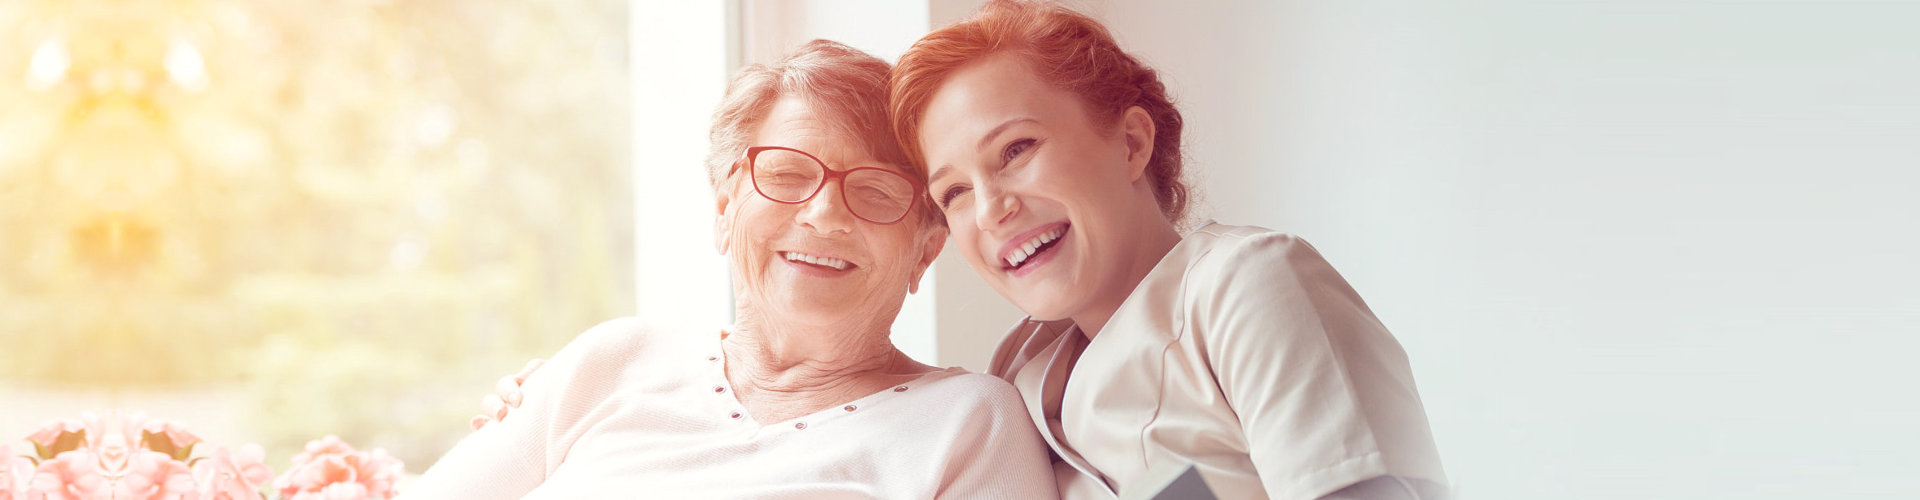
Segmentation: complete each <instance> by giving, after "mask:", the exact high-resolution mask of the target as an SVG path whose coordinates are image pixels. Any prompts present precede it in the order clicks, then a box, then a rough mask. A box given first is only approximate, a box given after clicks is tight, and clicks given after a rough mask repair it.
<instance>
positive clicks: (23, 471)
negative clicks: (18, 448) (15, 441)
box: [0, 444, 33, 500]
mask: <svg viewBox="0 0 1920 500" xmlns="http://www.w3.org/2000/svg"><path fill="white" fill-rule="evenodd" d="M32 483H33V461H32V460H28V459H27V457H23V456H19V455H15V454H13V445H10V444H0V500H26V499H27V498H28V496H29V495H28V494H27V492H28V491H29V490H28V488H29V487H30V485H31V484H32Z"/></svg>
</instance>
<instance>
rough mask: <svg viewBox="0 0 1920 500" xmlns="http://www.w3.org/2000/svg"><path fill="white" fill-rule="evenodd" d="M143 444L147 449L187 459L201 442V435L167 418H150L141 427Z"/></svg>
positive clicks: (177, 458)
mask: <svg viewBox="0 0 1920 500" xmlns="http://www.w3.org/2000/svg"><path fill="white" fill-rule="evenodd" d="M140 441H141V443H140V444H141V446H143V447H145V448H146V449H149V450H153V451H157V452H161V453H165V454H167V455H170V456H172V457H173V459H174V460H186V459H187V455H188V454H189V453H191V451H192V447H193V445H195V444H198V443H199V442H200V436H195V435H194V434H193V433H192V432H187V428H186V427H182V426H180V424H176V423H173V422H168V421H165V420H148V421H147V423H146V425H144V426H142V427H141V428H140Z"/></svg>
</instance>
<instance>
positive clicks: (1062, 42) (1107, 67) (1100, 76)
mask: <svg viewBox="0 0 1920 500" xmlns="http://www.w3.org/2000/svg"><path fill="white" fill-rule="evenodd" d="M1002 52H1005V53H1009V54H1013V55H1015V56H1017V57H1019V58H1020V59H1021V60H1022V61H1023V62H1025V63H1026V64H1027V67H1029V68H1031V69H1033V71H1035V72H1037V73H1038V74H1039V76H1040V78H1041V80H1043V81H1045V82H1047V83H1048V84H1050V85H1052V86H1054V87H1055V88H1058V89H1061V90H1065V91H1067V92H1070V93H1073V94H1074V95H1077V96H1079V97H1080V99H1081V101H1082V103H1083V104H1085V105H1086V107H1087V111H1088V113H1089V114H1090V115H1091V116H1089V118H1090V119H1092V120H1093V122H1094V124H1095V126H1098V127H1101V128H1104V129H1109V130H1111V129H1112V127H1115V126H1117V125H1118V124H1119V121H1120V117H1121V115H1122V114H1123V113H1125V112H1126V110H1127V109H1128V108H1131V107H1134V106H1139V107H1140V108H1141V109H1144V110H1146V112H1147V115H1148V116H1150V117H1152V119H1153V129H1154V139H1153V156H1152V157H1151V158H1149V159H1148V163H1147V177H1148V179H1149V180H1150V181H1151V182H1152V184H1153V194H1154V197H1155V198H1156V199H1158V201H1159V202H1160V212H1161V213H1163V214H1165V215H1166V216H1167V219H1168V220H1172V221H1175V222H1179V221H1180V219H1181V217H1183V216H1185V215H1186V211H1187V201H1188V198H1189V193H1188V189H1189V188H1188V187H1187V185H1186V184H1184V183H1182V182H1181V180H1180V169H1181V156H1180V127H1181V120H1180V110H1178V109H1175V108H1174V106H1173V100H1172V99H1170V98H1168V97H1167V86H1166V85H1165V84H1163V83H1161V82H1160V77H1159V75H1158V74H1156V73H1155V72H1154V71H1153V68H1149V67H1147V65H1145V64H1141V63H1140V61H1139V60H1138V59H1136V58H1134V57H1133V56H1132V55H1130V54H1127V53H1126V52H1125V51H1122V50H1120V45H1119V44H1118V43H1116V42H1114V40H1113V35H1112V34H1109V33H1108V32H1107V28H1106V27H1105V26H1102V25H1100V22H1099V21H1095V20H1094V19H1093V18H1090V17H1087V16H1085V15H1082V14H1080V13H1078V12H1074V11H1072V10H1069V9H1067V8H1065V7H1060V6H1057V5H1049V4H1041V3H1035V2H1028V1H1019V0H994V1H992V2H988V3H987V4H986V5H985V6H983V7H981V8H980V10H978V11H976V12H974V14H973V16H972V17H970V18H968V19H967V20H964V21H961V22H958V23H954V24H952V25H949V26H947V27H944V28H940V29H938V30H934V31H933V32H932V33H928V34H927V36H924V37H921V38H920V41H918V42H914V44H913V47H911V48H908V49H907V52H906V54H904V55H901V56H900V62H899V63H898V64H896V65H894V68H893V77H892V80H893V81H892V84H891V86H892V92H891V93H890V96H889V99H888V100H889V107H890V110H891V111H892V113H891V115H892V118H893V130H894V133H895V134H897V135H898V136H899V138H900V147H901V149H904V150H905V151H906V153H907V158H909V159H910V160H911V161H913V162H915V163H924V162H925V161H926V159H925V156H923V155H924V152H923V151H922V148H921V147H920V137H919V135H920V120H921V118H922V116H921V115H922V114H924V113H925V112H926V108H927V103H928V101H930V100H932V98H933V94H934V93H935V92H936V91H938V90H939V88H940V86H941V84H943V83H945V82H946V80H947V78H948V77H949V76H951V75H952V74H953V72H954V71H957V70H959V69H960V68H962V67H965V66H967V65H968V64H969V63H972V62H974V61H978V60H981V59H984V58H986V57H987V56H990V55H994V54H999V53H1002Z"/></svg>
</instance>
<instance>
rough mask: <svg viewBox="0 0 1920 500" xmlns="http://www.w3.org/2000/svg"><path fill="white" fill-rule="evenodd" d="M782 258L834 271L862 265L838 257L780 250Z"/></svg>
mask: <svg viewBox="0 0 1920 500" xmlns="http://www.w3.org/2000/svg"><path fill="white" fill-rule="evenodd" d="M780 258H782V259H786V260H787V262H793V263H799V264H806V265H810V266H814V267H819V268H822V269H831V270H834V271H846V270H849V269H853V268H857V267H860V266H856V265H853V263H851V262H847V261H844V260H840V259H836V258H833V257H822V256H818V255H810V254H804V253H800V252H780Z"/></svg>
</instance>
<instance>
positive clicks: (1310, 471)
mask: <svg viewBox="0 0 1920 500" xmlns="http://www.w3.org/2000/svg"><path fill="white" fill-rule="evenodd" d="M1193 272H1194V275H1191V276H1189V289H1190V290H1196V292H1193V293H1192V295H1191V297H1192V299H1191V300H1192V308H1193V310H1192V314H1193V316H1194V324H1193V325H1192V328H1193V330H1192V332H1193V334H1195V335H1200V336H1201V337H1202V342H1204V344H1205V350H1206V353H1207V356H1208V358H1209V362H1210V365H1211V367H1212V369H1213V372H1214V377H1215V378H1216V381H1217V382H1218V383H1219V386H1220V388H1221V390H1222V392H1223V393H1224V394H1225V396H1226V398H1227V402H1228V404H1229V405H1230V406H1231V407H1232V409H1233V411H1234V413H1235V415H1236V416H1237V417H1238V418H1239V420H1240V425H1241V430H1242V432H1243V433H1244V435H1245V436H1246V440H1247V446H1248V454H1249V456H1250V458H1251V460H1252V462H1253V465H1254V468H1255V470H1256V471H1257V473H1258V474H1259V476H1260V481H1261V483H1262V485H1264V487H1265V489H1266V490H1267V494H1268V496H1270V497H1272V498H1275V499H1312V498H1318V497H1320V496H1322V495H1325V494H1328V493H1332V492H1334V491H1336V490H1339V489H1340V488H1342V487H1345V486H1347V485H1350V484H1353V483H1355V482H1358V481H1361V480H1365V479H1367V478H1370V477H1374V476H1380V475H1387V474H1397V475H1403V476H1409V477H1420V478H1427V479H1431V480H1436V481H1438V480H1441V479H1442V478H1441V477H1440V476H1441V475H1442V474H1441V473H1440V470H1439V459H1438V457H1437V451H1436V450H1435V449H1434V447H1433V442H1432V441H1433V440H1432V435H1431V431H1430V430H1429V429H1428V427H1427V422H1426V416H1425V411H1424V409H1422V407H1421V404H1420V399H1419V395H1418V393H1417V391H1416V390H1415V388H1414V384H1413V377H1412V371H1411V368H1409V366H1408V363H1407V358H1406V354H1405V352H1404V351H1402V349H1401V348H1400V345H1399V343H1398V342H1397V341H1395V340H1394V339H1393V336H1392V334H1390V333H1388V331H1387V329H1386V327H1385V326H1384V325H1382V324H1381V323H1380V321H1379V320H1378V319H1377V318H1375V317H1374V315H1373V312H1372V311H1371V310H1369V309H1368V308H1367V305H1366V304H1365V302H1363V301H1362V300H1361V299H1360V296H1359V294H1358V293H1356V292H1355V291H1354V290H1353V288H1352V287H1351V286H1349V285H1348V284H1347V282H1346V280H1345V279H1343V278H1342V277H1341V276H1340V275H1339V273H1337V272H1335V271H1334V269H1333V267H1332V266H1331V265H1330V264H1328V263H1327V262H1326V260H1325V259H1323V258H1321V256H1320V254H1319V252H1317V251H1316V250H1314V248H1313V247H1312V246H1311V245H1308V244H1307V243H1306V242H1305V241H1302V240H1300V239H1298V238H1294V237H1292V236H1289V235H1285V234H1281V233H1262V234H1258V235H1251V236H1243V237H1239V238H1237V239H1232V240H1228V241H1224V242H1223V243H1222V245H1221V247H1220V248H1217V249H1215V250H1214V252H1213V254H1211V255H1208V256H1207V257H1206V263H1205V264H1204V265H1199V266H1196V267H1195V269H1194V271H1193Z"/></svg>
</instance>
